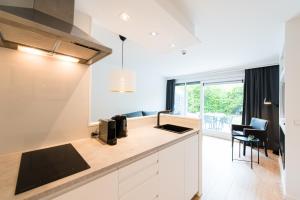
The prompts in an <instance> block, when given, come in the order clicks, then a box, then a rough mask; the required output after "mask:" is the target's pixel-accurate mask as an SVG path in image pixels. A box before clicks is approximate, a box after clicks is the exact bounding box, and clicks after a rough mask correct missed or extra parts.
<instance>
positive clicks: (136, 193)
mask: <svg viewBox="0 0 300 200" xmlns="http://www.w3.org/2000/svg"><path fill="white" fill-rule="evenodd" d="M158 192H159V188H158V175H156V176H153V177H152V178H150V179H148V180H147V181H146V182H144V183H143V184H140V185H139V186H137V187H135V188H134V189H133V190H131V191H130V192H128V193H126V194H124V195H123V196H122V197H121V198H120V200H141V199H142V200H158V199H159V195H158Z"/></svg>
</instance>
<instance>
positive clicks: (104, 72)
mask: <svg viewBox="0 0 300 200" xmlns="http://www.w3.org/2000/svg"><path fill="white" fill-rule="evenodd" d="M92 36H93V37H94V38H96V39H97V40H98V41H101V43H103V44H104V45H106V46H109V47H110V48H112V49H113V53H112V55H110V56H108V57H107V58H105V59H103V60H102V61H101V62H98V63H96V64H94V65H93V66H92V86H91V121H97V120H98V119H100V118H109V117H112V116H113V115H115V114H122V113H127V112H134V111H138V110H147V111H152V110H161V109H164V107H165V95H166V94H165V92H166V80H165V78H164V77H163V76H162V75H161V73H160V72H159V71H157V70H154V69H153V68H154V67H153V65H151V62H152V61H153V59H155V54H154V53H153V52H148V51H147V50H146V49H145V48H143V47H141V46H138V45H137V44H135V43H133V42H132V41H130V40H126V41H125V44H124V68H127V69H131V70H134V71H135V72H136V77H137V80H136V92H133V93H113V92H110V91H109V82H110V81H109V74H110V72H111V70H112V69H113V68H121V40H120V39H119V36H118V35H117V34H114V33H112V32H110V31H107V30H105V29H103V28H102V27H101V26H100V25H98V24H97V23H93V26H92ZM156 69H157V68H156Z"/></svg>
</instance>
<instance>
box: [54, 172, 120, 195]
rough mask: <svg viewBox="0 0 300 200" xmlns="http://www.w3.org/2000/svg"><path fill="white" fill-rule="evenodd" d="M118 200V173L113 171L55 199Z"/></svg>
mask: <svg viewBox="0 0 300 200" xmlns="http://www.w3.org/2000/svg"><path fill="white" fill-rule="evenodd" d="M83 199H86V200H102V199H103V200H104V199H105V200H118V173H117V172H112V173H110V174H108V175H105V176H103V177H100V178H98V179H96V180H94V181H91V182H89V183H87V184H85V185H83V186H80V187H78V188H76V189H74V190H71V191H69V192H66V193H64V194H63V195H61V196H58V197H56V198H54V200H83Z"/></svg>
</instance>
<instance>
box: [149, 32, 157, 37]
mask: <svg viewBox="0 0 300 200" xmlns="http://www.w3.org/2000/svg"><path fill="white" fill-rule="evenodd" d="M150 35H151V36H153V37H156V36H157V35H158V33H157V32H151V33H150Z"/></svg>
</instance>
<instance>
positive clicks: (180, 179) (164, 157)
mask: <svg viewBox="0 0 300 200" xmlns="http://www.w3.org/2000/svg"><path fill="white" fill-rule="evenodd" d="M184 152H185V143H184V142H180V143H178V144H175V145H172V146H170V147H168V148H166V149H163V150H162V151H160V152H159V199H161V200H183V199H184V182H185V179H184V167H185V164H184V163H185V162H184V161H185V160H184V154H185V153H184Z"/></svg>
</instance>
